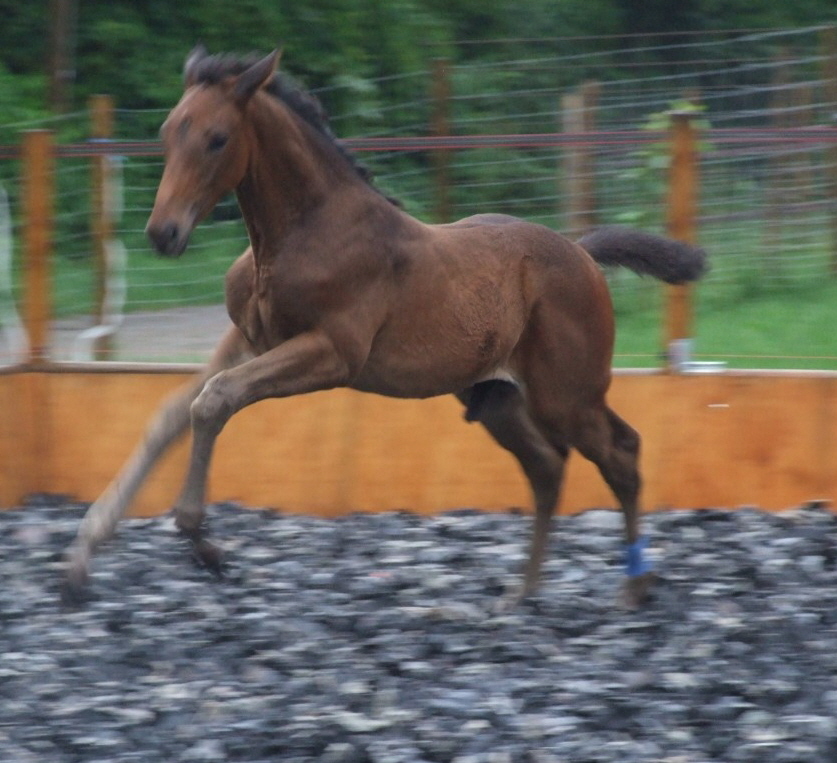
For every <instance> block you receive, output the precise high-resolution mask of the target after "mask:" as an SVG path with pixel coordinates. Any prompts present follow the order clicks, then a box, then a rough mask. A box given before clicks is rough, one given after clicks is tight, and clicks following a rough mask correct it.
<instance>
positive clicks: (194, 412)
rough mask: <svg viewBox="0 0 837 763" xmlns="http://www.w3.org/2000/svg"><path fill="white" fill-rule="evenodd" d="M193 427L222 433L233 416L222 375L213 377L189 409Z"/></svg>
mask: <svg viewBox="0 0 837 763" xmlns="http://www.w3.org/2000/svg"><path fill="white" fill-rule="evenodd" d="M189 412H190V415H191V419H192V427H193V428H200V429H202V430H210V431H214V432H216V433H217V432H220V431H221V429H222V428H223V426H224V424H225V423H226V422H227V420H228V419H229V418H230V416H232V414H233V410H232V405H231V404H230V402H229V395H228V394H227V393H226V390H225V385H224V381H223V377H222V374H220V373H219V374H217V375H216V376H213V377H212V378H211V379H210V380H209V381H208V382H207V383H206V384H205V385H204V388H203V389H202V390H201V392H200V394H199V395H198V396H197V397H196V398H195V400H194V401H193V402H192V405H191V406H190V408H189Z"/></svg>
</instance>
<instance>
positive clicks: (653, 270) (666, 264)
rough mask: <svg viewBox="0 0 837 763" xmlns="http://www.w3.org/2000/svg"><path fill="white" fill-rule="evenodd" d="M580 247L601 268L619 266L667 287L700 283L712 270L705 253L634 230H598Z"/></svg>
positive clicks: (667, 239) (689, 246)
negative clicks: (677, 284) (603, 266)
mask: <svg viewBox="0 0 837 763" xmlns="http://www.w3.org/2000/svg"><path fill="white" fill-rule="evenodd" d="M576 243H578V244H579V245H580V246H583V247H584V248H585V249H586V250H587V251H588V252H589V253H590V256H591V257H592V258H593V259H594V260H596V262H598V263H599V264H601V265H605V266H608V265H619V266H621V267H624V268H628V269H630V270H633V271H634V272H635V273H640V274H641V275H650V276H653V277H654V278H659V279H660V280H661V281H665V282H666V283H686V282H687V281H697V279H698V278H700V277H701V276H702V275H703V274H704V273H705V272H706V271H707V270H708V263H707V262H706V252H704V251H703V249H700V248H698V247H696V246H691V245H690V244H686V243H684V242H683V241H675V240H674V239H672V238H665V237H664V236H655V235H654V234H653V233H643V232H642V231H638V230H633V229H632V228H621V227H618V226H607V227H604V228H598V229H597V230H594V231H591V232H590V233H586V234H585V235H583V236H582V237H581V238H580V239H578V241H577V242H576Z"/></svg>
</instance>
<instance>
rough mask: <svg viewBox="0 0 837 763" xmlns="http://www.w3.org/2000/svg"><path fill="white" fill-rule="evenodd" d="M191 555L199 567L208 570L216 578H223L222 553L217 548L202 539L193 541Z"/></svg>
mask: <svg viewBox="0 0 837 763" xmlns="http://www.w3.org/2000/svg"><path fill="white" fill-rule="evenodd" d="M192 553H193V554H194V556H195V560H196V561H197V563H198V564H199V565H200V566H201V567H205V568H206V569H208V570H209V571H210V572H211V573H212V574H213V575H215V577H216V578H219V579H221V578H223V577H224V566H225V565H224V552H223V551H221V549H220V548H218V546H216V545H215V544H214V543H210V542H209V541H208V540H205V539H203V538H202V539H200V540H194V541H192Z"/></svg>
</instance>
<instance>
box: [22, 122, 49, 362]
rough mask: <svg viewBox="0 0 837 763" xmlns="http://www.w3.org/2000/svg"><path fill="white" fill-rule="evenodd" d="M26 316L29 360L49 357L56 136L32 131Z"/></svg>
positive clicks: (27, 144)
mask: <svg viewBox="0 0 837 763" xmlns="http://www.w3.org/2000/svg"><path fill="white" fill-rule="evenodd" d="M22 156H23V217H24V232H23V241H24V243H23V251H24V264H23V270H24V296H23V319H24V325H25V328H26V334H27V337H28V339H29V357H28V360H29V363H30V364H32V365H34V366H37V365H42V364H44V363H45V362H46V361H47V360H48V359H49V322H50V317H51V312H52V310H51V284H50V270H51V268H50V258H51V255H52V234H53V223H54V217H53V203H54V202H53V194H54V186H55V168H54V162H55V157H54V152H53V135H52V133H51V132H50V131H49V130H31V131H29V132H26V133H24V135H23V147H22Z"/></svg>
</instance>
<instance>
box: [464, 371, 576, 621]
mask: <svg viewBox="0 0 837 763" xmlns="http://www.w3.org/2000/svg"><path fill="white" fill-rule="evenodd" d="M487 384H491V387H490V388H486V389H484V390H483V389H481V390H478V391H477V394H478V395H479V398H480V399H479V406H478V408H477V407H476V406H475V405H474V400H473V399H472V396H473V395H474V389H473V388H472V389H471V390H469V391H467V392H465V393H463V394H462V395H460V396H459V397H460V399H461V400H462V401H463V402H465V403H466V404H467V405H468V412H469V414H470V415H469V418H471V419H477V420H479V421H480V422H481V423H482V424H483V426H485V428H486V429H487V430H488V432H489V433H490V434H491V436H492V437H493V438H494V439H495V440H496V441H497V443H499V444H500V445H501V446H502V447H503V448H505V449H506V450H508V451H509V452H510V453H512V455H514V456H515V457H516V458H517V460H518V462H519V463H520V466H521V468H522V469H523V472H524V474H525V475H526V478H527V479H528V480H529V484H530V486H531V488H532V493H533V496H534V501H535V520H534V526H533V531H532V540H531V546H530V549H529V558H528V561H527V563H526V570H525V573H524V577H523V583H522V585H521V586H520V588H519V589H518V590H517V591H515V592H514V593H513V594H511V595H510V596H508V597H507V599H506V600H505V601H504V604H505V605H512V604H515V603H517V602H519V601H520V600H521V599H523V598H525V597H526V596H529V595H530V594H532V593H533V592H534V590H535V589H536V588H537V585H538V581H539V579H540V572H541V566H542V565H543V559H544V556H545V553H546V547H547V542H548V539H549V526H550V522H551V519H552V515H553V513H554V511H555V507H556V505H557V503H558V497H559V493H560V490H561V482H562V479H563V476H564V464H565V462H566V459H567V455H568V453H569V450H568V448H566V447H561V446H560V445H558V446H557V447H556V446H554V445H553V444H551V443H550V442H548V441H547V440H546V438H545V437H544V436H543V435H542V434H541V432H540V431H539V430H538V428H537V427H536V426H535V424H534V422H533V421H532V419H531V417H530V416H529V413H528V411H527V410H526V403H525V400H524V399H523V395H522V394H521V392H520V391H519V390H518V389H517V388H516V387H515V386H514V385H512V384H509V383H505V382H488V383H487Z"/></svg>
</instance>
